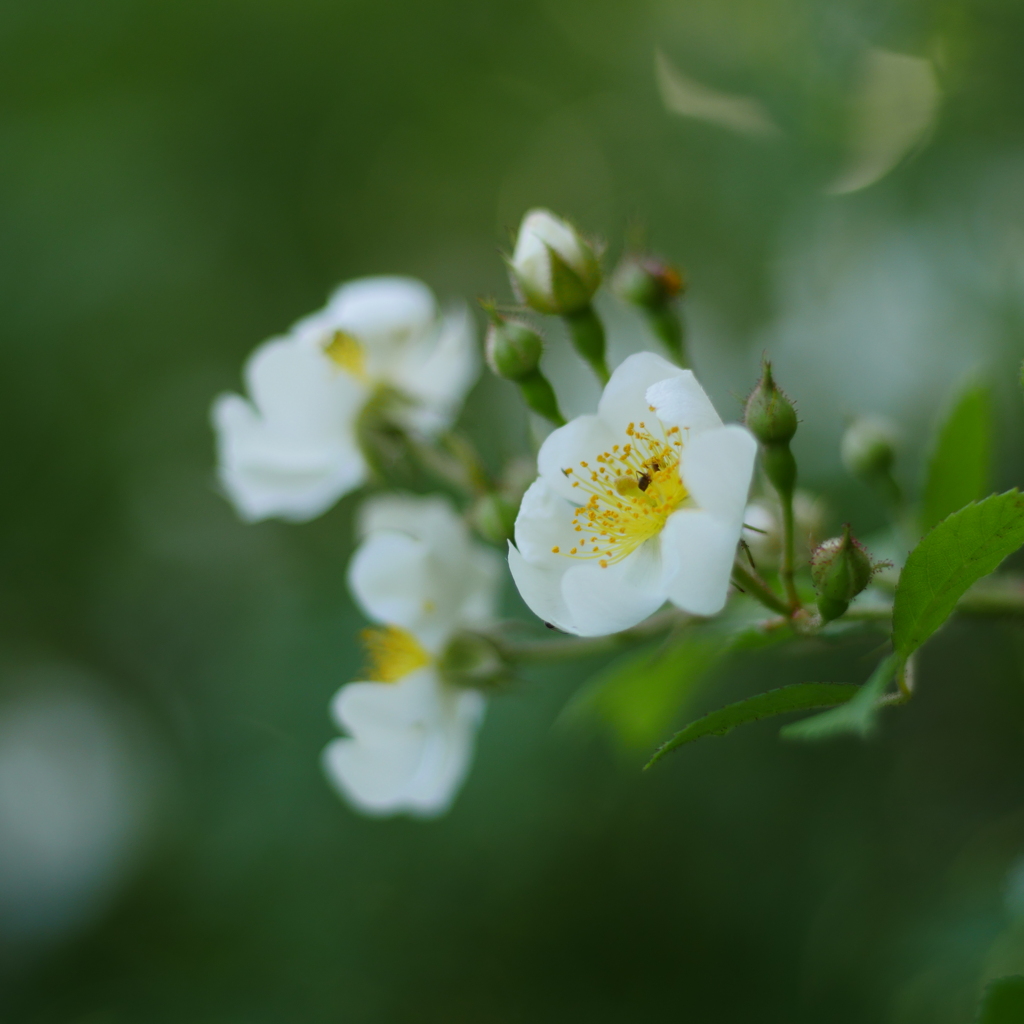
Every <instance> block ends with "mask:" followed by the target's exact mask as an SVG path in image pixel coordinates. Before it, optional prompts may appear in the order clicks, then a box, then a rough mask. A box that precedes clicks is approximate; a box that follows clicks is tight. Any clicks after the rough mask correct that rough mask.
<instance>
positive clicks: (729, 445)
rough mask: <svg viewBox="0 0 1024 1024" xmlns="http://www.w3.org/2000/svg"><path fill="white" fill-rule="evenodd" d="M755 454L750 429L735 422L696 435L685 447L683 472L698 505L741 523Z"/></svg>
mask: <svg viewBox="0 0 1024 1024" xmlns="http://www.w3.org/2000/svg"><path fill="white" fill-rule="evenodd" d="M756 455H757V442H756V441H755V440H754V438H753V436H752V435H751V433H750V431H749V430H747V429H746V428H745V427H741V426H739V425H738V424H735V423H733V424H730V425H729V426H727V427H719V428H718V429H717V430H708V431H706V432H705V433H702V434H698V435H697V436H696V437H693V438H692V439H691V440H690V441H689V443H688V444H686V446H685V447H684V448H683V450H682V455H681V457H680V473H681V474H682V478H683V483H684V484H685V485H686V489H687V490H688V491H689V492H690V497H691V498H692V499H693V501H694V503H695V504H696V505H697V507H698V508H701V509H704V510H705V511H707V512H711V513H713V514H714V515H716V516H719V517H721V518H723V519H725V520H726V521H727V522H728V523H729V524H731V525H732V524H741V523H742V522H743V510H744V509H745V508H746V504H747V493H748V492H749V490H750V479H751V477H752V476H753V473H754V459H755V457H756Z"/></svg>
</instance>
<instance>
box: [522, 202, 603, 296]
mask: <svg viewBox="0 0 1024 1024" xmlns="http://www.w3.org/2000/svg"><path fill="white" fill-rule="evenodd" d="M509 271H510V273H511V276H512V285H513V287H514V288H515V290H516V292H517V293H518V294H519V295H520V297H521V298H522V300H523V302H525V303H526V304H527V305H528V306H530V307H531V308H532V309H535V310H537V312H538V313H550V314H552V315H554V316H568V315H570V314H572V313H576V312H579V311H580V310H582V309H586V308H587V307H588V306H589V305H590V300H591V299H592V298H593V297H594V293H595V292H596V291H597V289H598V288H599V287H600V285H601V264H600V262H599V261H598V258H597V255H596V254H595V252H594V249H593V248H592V247H591V245H590V244H589V243H588V242H587V241H585V240H584V238H583V237H582V236H581V235H580V233H579V232H578V231H577V230H576V229H575V228H574V227H573V226H572V225H571V224H569V223H568V222H566V221H564V220H562V219H561V218H560V217H556V216H555V215H554V214H553V213H551V212H550V211H549V210H530V211H529V213H527V214H526V216H525V217H524V218H523V223H522V224H521V225H520V227H519V235H518V237H517V238H516V245H515V250H514V252H513V253H512V259H511V260H510V261H509Z"/></svg>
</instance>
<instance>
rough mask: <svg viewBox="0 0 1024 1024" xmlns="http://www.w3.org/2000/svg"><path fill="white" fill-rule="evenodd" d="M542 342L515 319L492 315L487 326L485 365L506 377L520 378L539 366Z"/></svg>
mask: <svg viewBox="0 0 1024 1024" xmlns="http://www.w3.org/2000/svg"><path fill="white" fill-rule="evenodd" d="M543 351H544V342H543V341H542V340H541V337H540V335H539V334H538V333H537V332H536V331H534V330H533V329H532V328H530V327H529V326H528V325H527V324H524V323H522V322H521V321H519V320H505V319H502V318H496V319H494V320H493V321H492V323H491V325H490V327H489V328H488V329H487V342H486V353H487V365H488V366H490V368H491V369H492V370H493V371H494V372H495V373H496V374H497V375H498V376H499V377H504V378H505V379H506V380H522V379H523V378H524V377H528V376H529V375H530V374H531V373H533V372H534V371H535V370H536V369H537V367H538V366H539V365H540V357H541V354H542V353H543Z"/></svg>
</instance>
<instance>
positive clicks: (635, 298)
mask: <svg viewBox="0 0 1024 1024" xmlns="http://www.w3.org/2000/svg"><path fill="white" fill-rule="evenodd" d="M612 289H613V290H614V291H615V294H616V295H618V297H619V298H620V299H622V300H623V302H630V303H632V304H633V305H634V306H640V307H641V308H643V309H658V308H660V307H662V306H664V305H665V303H667V302H671V301H672V299H674V298H675V297H676V296H677V295H681V294H682V293H683V292H684V291H685V290H686V278H685V276H684V275H683V272H682V271H681V270H680V269H679V268H678V267H673V266H672V265H671V264H669V263H665V262H664V261H663V260H660V259H658V258H657V257H656V256H635V255H634V256H624V257H623V258H622V262H621V263H620V264H619V265H618V267H617V268H616V270H615V274H614V276H613V278H612Z"/></svg>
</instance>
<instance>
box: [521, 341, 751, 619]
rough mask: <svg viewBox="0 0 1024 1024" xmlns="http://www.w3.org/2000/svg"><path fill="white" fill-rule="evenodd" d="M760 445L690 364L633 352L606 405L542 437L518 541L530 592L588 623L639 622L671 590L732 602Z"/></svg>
mask: <svg viewBox="0 0 1024 1024" xmlns="http://www.w3.org/2000/svg"><path fill="white" fill-rule="evenodd" d="M756 453H757V443H756V442H755V440H754V438H753V437H752V436H751V434H750V433H749V431H747V430H746V428H744V427H741V426H738V425H736V424H732V425H729V426H723V424H722V421H721V419H720V418H719V416H718V413H717V412H715V409H714V407H713V406H712V404H711V402H710V400H709V399H708V397H707V395H706V394H705V393H704V390H703V389H702V388H701V386H700V385H699V384H698V383H697V380H696V378H695V377H694V376H693V374H692V373H691V372H690V371H689V370H680V369H679V368H678V367H677V366H673V365H672V364H671V363H669V362H667V361H666V360H664V359H662V358H661V357H659V356H656V355H653V354H652V353H650V352H640V353H637V354H636V355H633V356H630V357H629V358H628V359H627V360H626V361H625V362H624V363H622V365H621V366H620V367H619V368H618V369H617V370H616V371H615V373H613V374H612V377H611V380H610V381H609V382H608V384H607V386H606V387H605V389H604V394H603V395H602V396H601V401H600V404H599V405H598V412H597V415H596V416H579V417H577V418H576V419H574V420H573V421H572V422H571V423H567V424H566V425H565V426H564V427H560V428H559V429H558V430H555V431H554V432H553V433H552V434H550V435H549V437H548V438H547V440H546V441H545V442H544V445H543V446H542V448H541V450H540V454H539V456H538V460H537V463H538V465H537V468H538V472H539V474H540V476H539V479H538V480H536V481H535V482H534V483H533V484H532V485H531V487H530V489H529V490H528V491H527V492H526V495H525V496H524V498H523V503H522V506H521V508H520V510H519V517H518V519H517V520H516V528H515V537H516V543H515V546H514V547H513V546H512V545H509V567H510V568H511V570H512V575H513V577H514V578H515V581H516V585H517V586H518V588H519V592H520V594H522V596H523V600H525V601H526V603H527V604H528V605H529V606H530V608H531V609H532V610H533V611H534V612H535V613H536V614H537V615H539V616H540V617H541V618H542V619H544V620H546V621H547V622H550V623H552V624H553V625H555V626H557V627H558V628H559V629H562V630H564V631H566V632H568V633H576V634H578V635H580V636H601V635H603V634H606V633H615V632H618V631H619V630H622V629H627V628H629V627H630V626H634V625H636V624H637V623H638V622H641V621H642V620H643V619H645V618H647V616H648V615H650V614H651V613H652V612H654V611H656V610H657V609H658V608H659V607H660V606H661V605H662V604H663V603H664V602H665V601H666V600H668V601H671V602H672V603H673V604H675V605H677V606H678V607H679V608H682V609H684V610H685V611H688V612H691V613H693V614H695V615H713V614H714V613H715V612H718V611H720V610H721V608H722V606H723V605H724V604H725V599H726V595H727V593H728V589H729V581H730V578H731V575H732V565H733V561H734V558H735V553H736V545H737V543H738V542H739V539H740V533H741V531H742V529H743V510H744V508H745V506H746V501H747V492H748V490H749V488H750V479H751V475H752V473H753V468H754V457H755V455H756Z"/></svg>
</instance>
